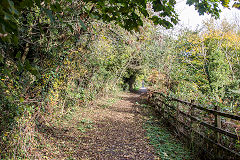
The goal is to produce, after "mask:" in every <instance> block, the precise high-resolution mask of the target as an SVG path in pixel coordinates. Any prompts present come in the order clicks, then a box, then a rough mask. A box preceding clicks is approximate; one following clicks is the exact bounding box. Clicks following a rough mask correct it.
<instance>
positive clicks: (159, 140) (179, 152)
mask: <svg viewBox="0 0 240 160" xmlns="http://www.w3.org/2000/svg"><path fill="white" fill-rule="evenodd" d="M163 126H164V125H163V124H162V123H161V121H157V123H156V121H155V120H154V119H153V118H150V120H148V121H146V122H145V123H144V129H145V130H146V132H147V138H148V139H149V140H150V144H151V145H153V146H154V148H155V152H156V154H157V155H158V156H159V157H160V158H161V159H162V160H173V159H174V160H191V159H194V158H193V154H192V153H191V151H190V150H189V149H187V148H186V147H185V146H184V144H182V143H181V142H180V141H179V140H177V139H176V138H175V137H174V136H173V135H172V134H171V133H170V132H169V131H168V130H167V129H166V128H165V127H163Z"/></svg>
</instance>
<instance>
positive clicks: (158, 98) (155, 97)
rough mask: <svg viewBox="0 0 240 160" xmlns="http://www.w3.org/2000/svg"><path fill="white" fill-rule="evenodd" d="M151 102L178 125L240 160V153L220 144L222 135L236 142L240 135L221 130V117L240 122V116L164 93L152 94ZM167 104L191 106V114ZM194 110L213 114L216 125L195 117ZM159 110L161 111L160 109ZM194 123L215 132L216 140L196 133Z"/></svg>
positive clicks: (216, 107)
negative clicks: (174, 103)
mask: <svg viewBox="0 0 240 160" xmlns="http://www.w3.org/2000/svg"><path fill="white" fill-rule="evenodd" d="M149 100H150V102H151V103H152V105H153V106H155V107H160V112H162V113H164V114H167V115H168V116H170V117H171V118H173V119H175V120H176V122H177V124H179V123H180V124H182V125H183V126H185V127H187V128H188V129H190V130H191V131H193V132H194V133H195V134H197V135H199V136H200V137H202V138H203V139H204V140H206V141H208V142H210V143H212V144H214V145H215V146H217V147H219V148H221V149H224V150H225V151H227V152H228V153H231V154H233V155H234V156H235V157H238V158H240V152H239V151H238V152H236V151H234V150H232V149H230V148H228V147H226V146H224V145H222V144H221V143H220V140H221V136H220V133H221V134H223V135H225V136H228V137H230V138H233V139H235V140H239V137H238V135H236V134H234V133H232V132H229V131H226V130H224V129H222V128H221V117H220V116H222V117H227V118H230V119H233V120H238V121H240V116H238V115H233V114H228V113H224V112H221V111H220V107H218V106H215V109H208V108H206V107H203V106H202V105H197V104H193V103H192V102H187V101H183V100H180V99H177V98H172V97H169V96H167V95H165V94H163V93H160V92H151V94H150V97H149ZM159 102H160V105H159ZM167 102H177V104H179V103H181V104H184V105H187V106H189V107H190V114H188V113H185V112H183V111H181V110H180V109H179V105H177V106H175V105H171V104H169V103H167ZM165 106H166V107H167V108H166V107H165ZM164 107H165V108H164ZM168 109H171V110H174V111H175V112H176V114H174V115H171V114H170V112H169V111H168ZM194 109H199V110H202V111H205V112H207V113H210V114H213V115H214V118H215V120H214V125H211V124H209V123H207V122H204V121H202V120H200V119H198V118H196V117H194V111H195V110H194ZM158 110H159V108H158ZM180 116H184V117H187V118H189V119H190V125H188V124H186V123H184V122H183V121H181V120H180V119H179V118H180ZM194 122H197V123H198V124H200V125H202V126H205V127H207V128H208V129H211V130H213V131H214V133H215V138H214V139H210V138H208V137H206V136H204V135H203V134H202V133H200V132H198V131H195V130H194V128H193V126H192V124H193V123H194ZM175 128H177V127H175ZM184 134H185V133H184Z"/></svg>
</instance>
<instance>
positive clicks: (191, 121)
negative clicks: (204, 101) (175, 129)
mask: <svg viewBox="0 0 240 160" xmlns="http://www.w3.org/2000/svg"><path fill="white" fill-rule="evenodd" d="M191 104H192V105H193V104H194V100H191ZM192 105H191V106H190V115H191V116H192V117H194V107H193V106H192ZM193 122H194V121H193V120H192V119H191V120H190V123H191V124H190V126H191V128H192V130H195V128H193V127H194V125H193ZM193 141H194V137H193V133H191V147H194V146H193Z"/></svg>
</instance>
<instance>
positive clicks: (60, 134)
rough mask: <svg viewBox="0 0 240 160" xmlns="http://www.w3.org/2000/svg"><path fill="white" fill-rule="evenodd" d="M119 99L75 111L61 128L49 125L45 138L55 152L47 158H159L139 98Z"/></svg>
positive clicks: (129, 96) (47, 154) (45, 130)
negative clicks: (146, 132) (151, 143)
mask: <svg viewBox="0 0 240 160" xmlns="http://www.w3.org/2000/svg"><path fill="white" fill-rule="evenodd" d="M118 98H119V99H118V100H117V101H116V103H113V104H112V105H107V104H105V103H102V104H101V103H100V104H98V105H94V106H92V107H90V108H85V109H82V110H80V111H78V112H75V113H74V115H75V116H73V117H71V118H66V120H64V121H62V122H61V123H60V125H59V126H58V127H53V128H49V127H47V126H45V129H43V130H44V132H42V135H43V136H45V137H46V141H47V142H46V143H47V144H48V145H49V146H50V147H49V148H48V149H50V150H52V151H51V152H50V151H46V152H45V153H44V155H45V156H47V157H49V158H53V159H54V158H56V159H103V160H113V159H118V160H125V159H129V160H130V159H142V160H148V159H155V157H154V152H153V148H152V147H151V146H149V145H148V143H149V142H148V140H147V138H146V137H145V133H144V129H143V117H144V116H143V115H142V111H141V109H140V105H138V104H137V103H136V102H137V101H138V100H139V98H140V97H139V95H136V94H131V93H125V94H124V95H120V97H118ZM102 101H104V100H102ZM106 101H109V99H108V100H107V99H106ZM43 128H44V127H43ZM41 152H42V151H41ZM41 154H42V153H41Z"/></svg>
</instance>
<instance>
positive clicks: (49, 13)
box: [43, 8, 55, 23]
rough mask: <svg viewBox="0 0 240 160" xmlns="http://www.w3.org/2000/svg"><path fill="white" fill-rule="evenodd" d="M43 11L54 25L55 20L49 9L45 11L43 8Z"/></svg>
mask: <svg viewBox="0 0 240 160" xmlns="http://www.w3.org/2000/svg"><path fill="white" fill-rule="evenodd" d="M43 10H44V12H45V13H46V14H47V15H48V17H49V18H50V20H51V22H52V23H54V22H55V18H54V17H53V14H52V11H51V10H49V9H46V8H44V9H43Z"/></svg>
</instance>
